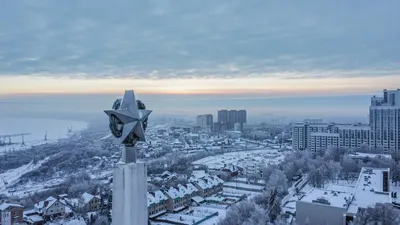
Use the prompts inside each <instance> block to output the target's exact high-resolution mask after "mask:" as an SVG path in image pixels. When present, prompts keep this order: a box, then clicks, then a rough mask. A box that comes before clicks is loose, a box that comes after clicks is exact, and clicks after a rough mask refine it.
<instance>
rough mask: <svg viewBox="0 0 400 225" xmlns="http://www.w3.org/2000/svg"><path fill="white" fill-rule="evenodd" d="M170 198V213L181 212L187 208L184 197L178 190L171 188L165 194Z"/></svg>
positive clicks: (168, 204)
mask: <svg viewBox="0 0 400 225" xmlns="http://www.w3.org/2000/svg"><path fill="white" fill-rule="evenodd" d="M164 193H165V195H166V196H167V197H168V201H167V210H168V211H170V212H174V211H180V210H182V209H184V208H185V202H184V199H183V197H184V195H183V194H182V193H181V192H180V191H179V190H178V189H176V188H174V187H171V188H170V189H168V191H165V192H164Z"/></svg>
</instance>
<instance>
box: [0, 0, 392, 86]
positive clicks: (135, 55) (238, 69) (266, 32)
mask: <svg viewBox="0 0 400 225" xmlns="http://www.w3.org/2000/svg"><path fill="white" fill-rule="evenodd" d="M399 8H400V1H397V0H389V1H384V2H381V1H360V0H354V1H346V0H339V1H319V0H313V1H311V0H305V1H291V2H290V3H289V2H286V1H272V0H271V1H267V0H249V1H243V0H191V1H183V0H148V1H140V0H133V1H128V0H114V1H109V0H85V1H82V0H69V1H54V0H41V1H23V0H14V1H6V2H3V3H2V6H1V8H0V15H1V16H0V76H1V75H38V74H41V75H47V76H67V77H72V78H82V77H83V78H88V79H90V78H110V77H113V78H120V77H124V78H126V77H132V78H149V79H165V78H194V77H196V78H233V77H276V78H282V79H304V78H324V77H363V76H368V77H375V76H388V75H396V74H399V75H400V63H399V62H400V54H399V52H400V44H398V40H400V26H399V25H398V21H400V14H399V13H398V9H399Z"/></svg>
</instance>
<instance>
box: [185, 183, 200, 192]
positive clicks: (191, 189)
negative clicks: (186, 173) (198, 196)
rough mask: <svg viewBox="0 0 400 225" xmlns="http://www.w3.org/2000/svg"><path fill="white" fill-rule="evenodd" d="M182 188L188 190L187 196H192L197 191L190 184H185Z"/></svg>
mask: <svg viewBox="0 0 400 225" xmlns="http://www.w3.org/2000/svg"><path fill="white" fill-rule="evenodd" d="M184 186H185V187H186V189H187V190H188V193H189V194H193V193H194V192H197V191H198V189H197V188H196V187H195V186H194V185H193V184H192V183H188V184H185V185H184Z"/></svg>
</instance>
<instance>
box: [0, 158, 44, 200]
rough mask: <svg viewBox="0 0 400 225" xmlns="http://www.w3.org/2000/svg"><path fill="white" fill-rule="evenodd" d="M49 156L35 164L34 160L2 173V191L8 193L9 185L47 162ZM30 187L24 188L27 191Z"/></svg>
mask: <svg viewBox="0 0 400 225" xmlns="http://www.w3.org/2000/svg"><path fill="white" fill-rule="evenodd" d="M48 159H49V157H47V158H45V159H43V160H41V161H39V162H37V163H36V164H33V163H32V162H31V163H29V164H26V165H23V166H21V167H18V168H16V169H12V170H8V171H6V172H4V173H1V174H0V193H6V190H7V186H9V185H12V184H13V183H15V182H16V181H18V179H19V178H20V177H21V176H22V175H23V174H25V173H28V172H30V171H32V170H34V169H36V168H39V167H40V166H41V165H42V164H43V163H44V162H46V161H47V160H48ZM27 189H28V187H25V188H24V191H26V190H27Z"/></svg>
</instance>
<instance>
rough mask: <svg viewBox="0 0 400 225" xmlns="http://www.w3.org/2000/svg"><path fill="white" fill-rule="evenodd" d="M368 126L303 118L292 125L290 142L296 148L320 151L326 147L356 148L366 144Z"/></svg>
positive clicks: (368, 136)
mask: <svg viewBox="0 0 400 225" xmlns="http://www.w3.org/2000/svg"><path fill="white" fill-rule="evenodd" d="M369 141H370V127H369V126H368V125H365V124H355V125H352V124H335V123H323V122H321V121H319V120H318V121H317V120H305V121H304V122H302V123H295V124H294V125H293V132H292V142H293V148H294V149H296V150H306V149H308V150H310V151H313V152H315V151H321V150H326V149H327V148H328V147H343V148H350V149H357V148H361V147H364V146H368V145H369Z"/></svg>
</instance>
